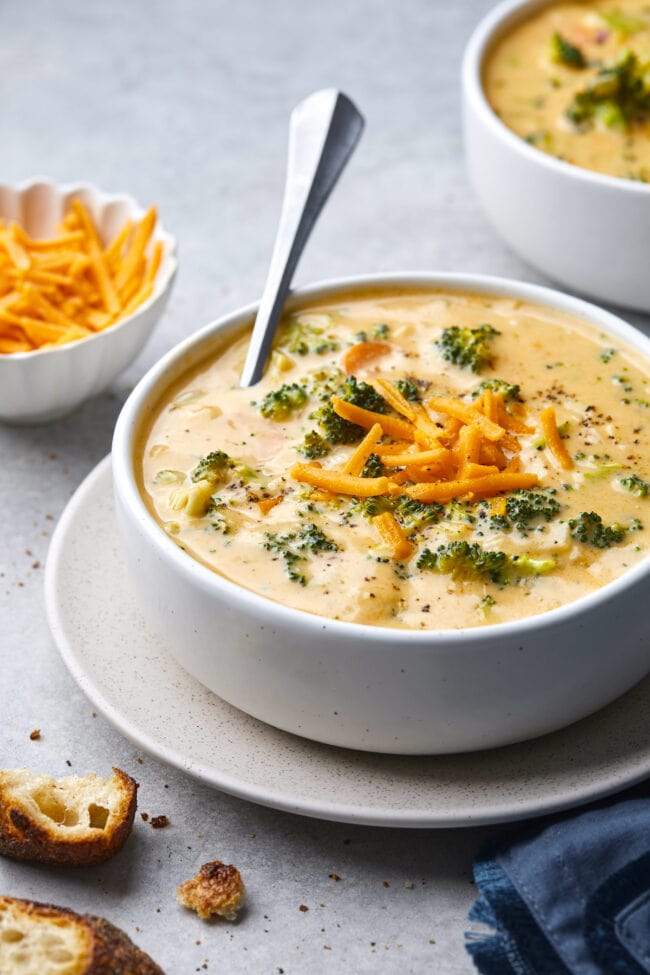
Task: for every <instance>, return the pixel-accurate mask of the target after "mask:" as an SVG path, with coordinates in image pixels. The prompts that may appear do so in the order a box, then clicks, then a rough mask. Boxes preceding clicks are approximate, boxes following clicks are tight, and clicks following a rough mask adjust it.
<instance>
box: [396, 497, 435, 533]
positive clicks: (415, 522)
mask: <svg viewBox="0 0 650 975" xmlns="http://www.w3.org/2000/svg"><path fill="white" fill-rule="evenodd" d="M393 507H394V509H395V514H396V515H397V516H398V518H399V520H400V521H401V523H402V525H403V526H404V528H405V529H406V530H407V531H421V530H422V529H423V528H427V527H428V526H429V525H436V524H437V523H438V522H439V521H440V519H441V518H442V515H443V513H444V510H445V509H444V508H443V507H442V505H440V504H436V503H435V502H433V503H431V504H425V503H424V502H423V501H416V500H415V498H409V497H407V495H405V494H400V495H399V496H398V497H397V498H395V500H394V502H393Z"/></svg>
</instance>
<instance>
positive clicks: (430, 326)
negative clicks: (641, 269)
mask: <svg viewBox="0 0 650 975" xmlns="http://www.w3.org/2000/svg"><path fill="white" fill-rule="evenodd" d="M247 342H248V333H246V334H243V335H241V336H240V337H239V338H238V339H237V340H236V341H234V342H232V343H231V344H229V345H226V346H225V347H223V348H222V350H221V351H220V352H219V353H217V354H215V355H213V357H212V358H210V359H209V360H208V361H205V362H204V363H203V364H202V365H200V366H199V367H198V368H194V369H193V370H192V371H191V372H189V373H188V374H186V375H185V376H183V378H182V379H181V380H180V381H178V382H176V383H175V385H174V386H173V388H170V389H169V390H168V392H167V394H166V395H165V396H164V398H163V400H162V401H161V402H160V403H159V404H158V406H157V407H156V410H155V411H154V416H153V419H152V420H151V423H150V426H149V429H148V430H147V431H146V433H145V437H144V440H143V442H142V444H141V449H140V455H141V468H140V471H139V477H140V486H141V491H142V494H143V496H144V498H145V500H146V502H147V504H148V506H149V508H150V510H151V512H152V514H153V515H154V517H155V518H156V520H157V521H158V522H159V524H160V526H161V528H162V529H164V531H166V532H167V533H168V534H169V536H170V537H171V538H172V539H174V540H175V542H176V543H177V544H178V545H179V546H180V547H181V548H182V549H183V550H184V551H185V552H186V553H187V554H188V556H191V557H193V558H195V559H198V560H199V561H200V562H202V563H203V564H204V565H206V566H208V567H209V568H211V569H212V570H214V571H215V572H218V573H220V574H222V575H223V576H225V577H227V578H228V579H230V580H232V581H233V582H235V583H237V584H239V585H240V586H243V587H245V588H247V589H250V590H253V591H255V592H257V593H259V594H260V595H262V596H265V597H268V598H269V599H272V600H276V601H278V602H280V603H283V604H285V605H287V606H291V607H295V608H297V609H302V610H306V611H307V612H310V613H316V614H319V615H322V616H326V617H330V618H333V619H341V620H347V621H353V622H358V623H365V624H371V625H376V626H384V627H402V628H408V629H457V628H463V627H476V626H482V625H486V624H491V623H499V622H505V621H509V620H516V619H519V618H522V617H527V616H532V615H534V614H538V613H542V612H544V611H546V610H550V609H553V608H555V607H557V606H560V605H562V604H564V603H567V602H571V601H573V600H575V599H578V598H579V597H581V596H583V595H585V594H587V593H589V592H591V591H592V590H594V589H596V588H598V587H600V586H602V585H604V584H606V583H608V582H610V581H611V580H613V579H615V578H616V577H618V576H619V575H620V574H621V573H623V572H625V571H626V570H627V569H628V568H630V567H631V566H633V565H635V564H637V563H638V562H639V561H640V560H641V559H643V558H645V556H646V554H647V552H648V544H649V538H650V535H649V532H650V514H649V513H648V506H650V498H649V497H648V494H649V492H650V457H649V454H648V444H649V430H650V426H649V420H650V370H649V368H648V364H647V363H644V362H642V361H639V355H638V352H632V351H631V350H629V349H627V348H626V347H625V346H624V345H623V344H622V343H620V342H613V341H612V338H611V336H607V335H605V334H602V333H600V332H599V330H598V329H597V328H596V327H595V326H593V325H590V324H589V323H588V322H585V321H583V320H581V319H578V318H574V317H571V316H569V315H566V314H563V313H561V312H559V311H554V310H551V309H548V308H545V307H541V306H538V305H534V304H527V303H525V302H522V301H519V300H514V299H508V298H501V297H491V296H485V295H478V294H465V293H453V292H446V291H445V292H441V291H413V292H409V293H404V292H403V291H400V290H398V289H395V290H392V291H391V290H386V291H376V292H373V291H369V292H365V293H362V294H359V293H355V294H354V295H349V296H346V295H341V296H339V297H338V298H337V299H336V300H333V301H328V302H326V303H319V304H313V305H309V306H305V307H302V308H301V309H299V310H297V311H295V312H292V313H291V314H289V315H287V316H286V317H285V319H284V320H283V322H282V324H281V326H280V329H279V331H278V335H277V339H276V342H275V348H274V351H273V353H272V357H271V360H270V363H269V366H268V369H267V371H266V374H265V376H264V379H263V380H262V381H261V382H260V383H259V384H258V385H257V386H255V387H252V388H247V389H242V388H240V387H239V385H238V382H239V376H240V374H241V369H242V365H243V361H244V356H245V351H246V346H247Z"/></svg>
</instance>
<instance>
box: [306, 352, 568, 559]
mask: <svg viewBox="0 0 650 975" xmlns="http://www.w3.org/2000/svg"><path fill="white" fill-rule="evenodd" d="M363 344H365V343H363ZM353 348H356V346H354V347H353ZM373 386H374V387H375V389H377V391H378V392H379V393H380V394H381V395H382V396H383V397H384V399H385V401H386V402H387V403H388V405H389V406H391V407H392V408H393V410H394V411H395V412H397V413H400V414H401V417H400V418H397V417H392V416H387V415H384V414H383V413H375V412H372V411H371V410H366V409H363V408H362V407H359V406H356V405H354V404H352V403H348V402H347V401H345V400H343V399H341V398H339V397H337V396H333V397H332V400H331V403H332V408H333V409H334V411H335V412H336V413H337V414H338V415H339V416H341V417H343V418H344V419H346V420H349V421H350V422H352V423H356V424H358V425H359V426H361V427H363V428H364V429H367V430H368V433H367V434H366V436H365V437H364V438H363V440H362V441H361V442H360V443H359V445H358V446H357V447H356V448H355V449H354V450H353V451H352V453H351V454H350V456H349V457H348V459H347V461H345V463H344V464H343V466H342V468H341V470H325V469H323V468H322V467H321V465H320V464H319V463H317V462H315V463H312V464H295V465H294V466H293V467H292V469H291V471H290V474H291V476H292V477H293V478H294V480H297V481H300V482H302V483H304V484H308V485H310V486H312V487H313V488H315V491H314V492H313V494H312V498H313V499H314V500H321V501H327V500H332V499H334V498H335V497H336V496H337V494H338V495H341V494H343V495H352V496H354V497H359V498H371V497H379V496H382V495H389V496H390V497H399V496H400V495H404V496H405V497H408V498H412V499H414V500H417V501H420V502H424V503H438V504H440V503H446V502H448V501H453V500H455V499H459V500H463V501H470V500H472V501H473V500H481V499H484V498H492V497H495V496H497V495H500V494H502V492H507V491H515V490H518V489H528V488H532V487H534V486H535V485H537V484H538V477H537V475H536V474H533V473H528V472H526V471H522V470H521V463H520V460H519V457H518V454H519V451H520V449H521V447H520V444H519V441H518V439H517V435H518V434H524V433H531V432H533V428H531V427H528V426H527V425H526V424H524V423H523V422H522V421H521V420H520V419H518V418H517V417H516V416H514V415H513V414H511V413H509V412H508V411H507V410H506V408H505V406H504V403H503V396H502V395H501V394H500V393H494V392H493V391H492V390H491V389H489V388H488V389H485V390H484V391H483V393H482V394H481V396H480V397H479V398H478V399H477V400H476V401H475V403H474V404H472V405H470V404H468V403H465V402H463V401H462V400H460V399H456V398H453V397H443V396H437V397H433V398H432V399H430V400H429V401H428V404H427V406H428V407H429V408H430V409H431V410H432V411H434V412H435V413H439V414H442V416H443V417H445V418H446V420H445V422H444V423H436V421H435V420H434V419H433V418H432V416H431V415H430V414H429V413H428V412H427V409H426V408H425V407H424V406H423V405H422V404H420V403H410V402H409V401H408V400H407V399H406V398H405V397H404V396H403V395H402V393H401V392H400V391H399V390H398V389H397V387H396V386H395V385H394V384H392V383H390V382H389V381H388V380H386V379H374V380H373ZM402 417H403V419H402ZM540 422H541V424H542V427H543V429H544V432H545V435H546V439H547V444H548V447H549V449H550V450H551V451H552V452H553V453H554V455H555V456H556V459H558V461H560V456H561V455H560V454H558V453H557V449H558V448H557V443H556V442H555V436H554V434H553V431H555V435H556V438H557V441H558V442H559V444H560V448H562V449H563V445H562V442H561V440H560V438H559V434H558V433H557V426H556V424H555V414H554V411H553V410H552V408H549V409H547V410H544V411H543V412H542V414H541V417H540ZM549 431H550V432H549ZM384 437H389V438H391V439H392V441H393V442H392V443H382V439H383V438H384ZM423 448H424V449H423ZM508 453H509V454H510V455H511V456H508ZM371 454H376V456H377V458H378V459H379V461H380V462H381V464H382V465H383V467H384V469H385V470H387V471H388V473H387V474H386V475H385V476H381V477H363V476H361V475H362V471H363V469H364V466H365V464H366V462H367V460H368V458H369V457H370V455H371ZM567 457H568V454H567ZM568 459H569V462H571V459H570V458H569V457H568ZM495 504H497V505H498V504H499V501H497V502H495ZM497 510H500V509H499V508H497ZM372 523H373V525H374V526H375V527H376V529H377V531H378V533H379V536H380V538H381V539H382V541H383V542H384V543H385V544H386V545H387V546H388V547H389V549H390V550H391V552H392V558H394V559H403V558H406V557H407V556H408V555H409V554H410V551H411V545H410V542H409V541H408V539H407V537H406V535H405V534H404V531H403V529H402V527H401V526H400V524H399V523H398V522H397V520H396V519H395V518H394V516H393V515H392V514H391V513H390V512H381V513H380V514H378V515H376V516H375V517H373V518H372Z"/></svg>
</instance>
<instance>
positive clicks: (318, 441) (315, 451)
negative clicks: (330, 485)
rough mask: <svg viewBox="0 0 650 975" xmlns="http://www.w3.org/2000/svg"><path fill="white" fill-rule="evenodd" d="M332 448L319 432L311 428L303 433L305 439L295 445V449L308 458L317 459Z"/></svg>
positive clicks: (325, 454) (324, 455)
mask: <svg viewBox="0 0 650 975" xmlns="http://www.w3.org/2000/svg"><path fill="white" fill-rule="evenodd" d="M331 449H332V448H331V447H330V445H329V444H328V442H327V440H325V438H324V437H321V435H320V433H316V431H315V430H311V431H310V432H309V433H307V434H306V435H305V439H304V440H303V442H302V443H301V444H300V446H299V447H296V450H297V451H298V452H299V453H301V454H304V455H305V457H307V459H308V460H317V459H318V458H319V457H326V456H327V455H328V454H329V452H330V450H331Z"/></svg>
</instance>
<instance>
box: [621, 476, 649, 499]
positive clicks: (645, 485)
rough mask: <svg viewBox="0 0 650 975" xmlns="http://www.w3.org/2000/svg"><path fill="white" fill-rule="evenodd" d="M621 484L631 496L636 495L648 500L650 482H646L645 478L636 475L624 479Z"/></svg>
mask: <svg viewBox="0 0 650 975" xmlns="http://www.w3.org/2000/svg"><path fill="white" fill-rule="evenodd" d="M619 483H620V485H621V487H624V488H625V490H626V491H629V492H630V494H636V495H638V497H640V498H647V496H648V493H650V481H644V480H643V478H641V477H638V476H637V475H636V474H631V475H630V476H629V477H622V478H621V480H620V481H619Z"/></svg>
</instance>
